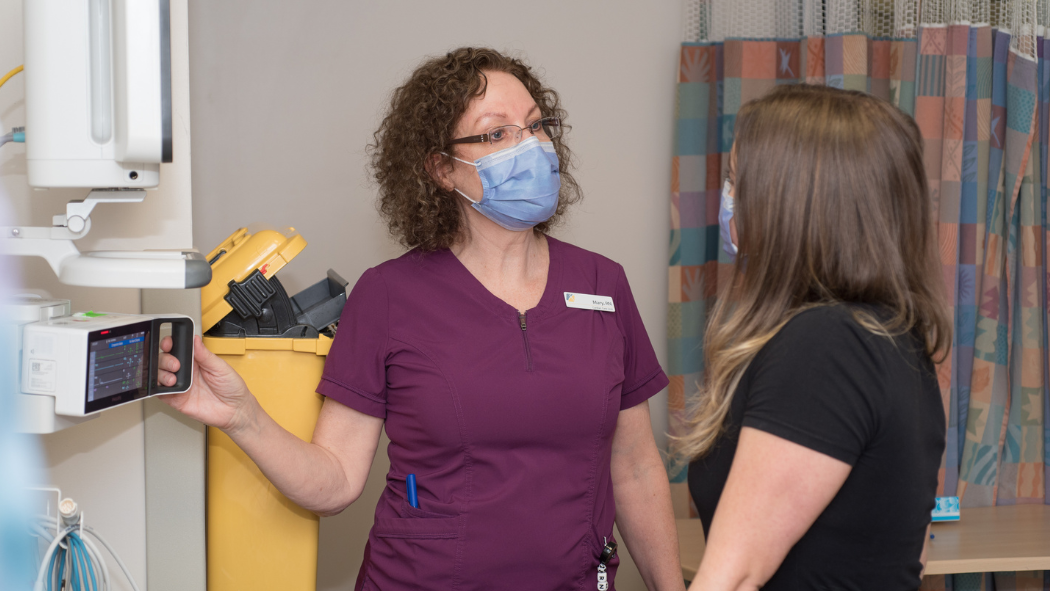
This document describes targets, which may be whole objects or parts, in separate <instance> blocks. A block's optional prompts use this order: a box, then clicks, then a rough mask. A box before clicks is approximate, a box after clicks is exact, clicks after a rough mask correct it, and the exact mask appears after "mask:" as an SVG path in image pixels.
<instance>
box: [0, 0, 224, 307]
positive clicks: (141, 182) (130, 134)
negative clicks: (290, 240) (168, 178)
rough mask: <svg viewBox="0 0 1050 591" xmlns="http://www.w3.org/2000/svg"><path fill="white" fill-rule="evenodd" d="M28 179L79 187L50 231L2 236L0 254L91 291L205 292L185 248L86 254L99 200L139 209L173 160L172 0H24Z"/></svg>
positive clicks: (203, 278) (196, 257) (199, 265)
mask: <svg viewBox="0 0 1050 591" xmlns="http://www.w3.org/2000/svg"><path fill="white" fill-rule="evenodd" d="M23 11H24V19H25V20H24V28H25V70H24V75H25V88H26V107H25V109H26V128H25V144H26V171H27V177H28V181H29V185H30V186H32V187H35V188H38V189H48V188H59V187H84V188H87V189H93V190H92V191H91V193H90V194H89V195H88V196H87V198H86V199H83V200H76V201H71V202H70V203H68V204H67V205H66V213H65V215H56V216H54V217H53V221H52V225H51V226H48V227H29V226H8V227H2V228H0V254H7V255H20V256H40V257H43V258H44V259H46V260H47V262H48V264H49V265H50V266H51V268H52V269H53V270H54V272H55V274H56V275H57V276H58V278H59V280H60V281H62V282H63V283H67V284H69V285H83V286H90V287H131V288H173V289H189V288H196V287H203V286H205V285H207V284H208V282H209V281H210V280H211V267H210V266H209V265H208V262H207V261H206V260H204V257H202V256H201V255H200V253H198V252H196V251H193V250H187V251H182V250H179V251H135V252H126V251H106V252H90V253H81V252H80V250H79V249H78V248H77V247H76V245H75V244H74V240H78V239H80V238H83V237H84V236H86V235H87V234H88V232H89V231H90V230H91V219H90V215H91V212H92V210H93V209H94V207H95V205H96V204H98V203H112V202H125V203H137V202H141V201H142V200H143V199H145V196H146V192H145V189H148V188H153V187H156V186H157V184H158V183H159V182H160V165H161V164H162V163H165V162H171V161H172V127H171V126H172V104H171V40H170V7H169V0H76V1H70V0H24V3H23Z"/></svg>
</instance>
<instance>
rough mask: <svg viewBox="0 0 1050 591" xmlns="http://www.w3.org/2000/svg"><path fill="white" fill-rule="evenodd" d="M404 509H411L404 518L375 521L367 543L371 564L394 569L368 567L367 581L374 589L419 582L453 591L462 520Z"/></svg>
mask: <svg viewBox="0 0 1050 591" xmlns="http://www.w3.org/2000/svg"><path fill="white" fill-rule="evenodd" d="M405 506H406V507H408V508H409V509H411V510H412V511H411V512H408V513H405V514H406V515H409V516H407V517H378V518H376V521H375V526H374V527H373V528H372V539H371V540H370V542H369V552H370V554H371V560H370V562H371V563H372V564H384V565H397V568H385V569H382V570H379V569H374V568H370V569H369V572H368V575H367V581H368V582H369V583H371V586H373V587H374V588H377V589H409V588H413V587H415V586H418V584H419V582H420V581H430V582H432V584H433V585H434V587H435V588H441V589H452V588H454V587H455V586H456V582H457V581H458V579H459V574H460V557H461V555H462V550H461V546H462V543H463V540H462V533H463V521H464V520H463V517H462V516H459V517H453V516H448V515H439V514H437V513H431V512H428V511H421V510H420V509H416V508H414V507H410V506H408V505H407V503H406V505H405ZM365 588H368V587H367V586H366V587H365Z"/></svg>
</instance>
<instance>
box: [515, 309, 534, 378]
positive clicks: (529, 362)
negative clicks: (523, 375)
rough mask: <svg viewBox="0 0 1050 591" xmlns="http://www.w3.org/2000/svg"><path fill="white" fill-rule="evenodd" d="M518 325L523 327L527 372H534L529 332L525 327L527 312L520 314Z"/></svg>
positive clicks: (522, 334) (522, 336)
mask: <svg viewBox="0 0 1050 591" xmlns="http://www.w3.org/2000/svg"><path fill="white" fill-rule="evenodd" d="M518 324H520V325H521V338H522V339H524V340H525V371H532V351H531V350H529V332H528V330H527V329H526V326H525V312H518Z"/></svg>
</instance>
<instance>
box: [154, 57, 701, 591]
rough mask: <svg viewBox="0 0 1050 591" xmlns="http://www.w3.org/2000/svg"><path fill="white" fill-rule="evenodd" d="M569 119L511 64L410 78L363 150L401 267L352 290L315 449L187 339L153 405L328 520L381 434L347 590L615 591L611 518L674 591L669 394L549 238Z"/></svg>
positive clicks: (603, 285)
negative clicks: (386, 465) (381, 468)
mask: <svg viewBox="0 0 1050 591" xmlns="http://www.w3.org/2000/svg"><path fill="white" fill-rule="evenodd" d="M564 117H565V113H564V111H563V110H562V109H561V106H560V103H559V99H558V95H557V94H556V93H555V92H554V91H553V90H552V89H550V88H547V87H545V86H544V85H543V84H542V82H540V81H539V80H538V79H537V78H536V77H535V75H534V74H533V73H532V71H531V70H530V69H529V67H528V66H526V65H525V64H524V63H522V62H521V61H519V60H516V59H510V58H507V57H505V56H503V55H500V54H499V53H497V52H495V51H492V50H488V49H471V48H465V49H459V50H456V51H453V52H450V53H449V54H448V55H446V56H443V57H441V58H436V59H431V60H428V61H426V62H424V63H423V64H422V65H421V66H420V67H419V68H418V69H417V70H416V71H415V72H414V73H413V74H412V75H411V76H410V77H409V79H408V81H407V82H405V84H404V85H403V86H401V87H400V88H398V89H397V90H396V91H395V92H394V95H393V101H392V105H391V107H390V110H389V112H388V114H387V116H386V118H385V119H384V121H383V123H382V125H381V126H380V128H379V130H378V131H377V132H376V136H375V137H376V143H375V145H373V146H372V164H373V169H374V171H375V177H376V180H377V181H378V184H379V192H380V195H379V198H380V209H381V212H382V214H383V216H384V218H385V220H386V221H387V223H388V225H389V228H390V231H391V233H392V234H393V235H394V236H396V237H397V238H399V239H400V240H401V242H402V243H403V244H404V245H405V246H406V247H409V248H411V250H410V251H409V252H407V253H406V254H405V255H403V256H402V257H400V258H398V259H394V260H391V261H387V262H385V263H383V264H381V265H379V266H377V267H374V268H372V269H369V270H368V271H366V272H365V273H364V275H362V276H361V278H360V280H359V281H358V283H357V285H356V286H355V287H354V289H353V291H352V292H351V293H350V295H349V297H348V299H347V303H346V307H345V309H344V312H343V315H342V319H341V320H340V324H339V332H338V335H337V337H336V339H335V342H334V344H333V347H332V351H331V354H330V355H329V356H328V361H327V365H326V367H325V371H324V376H323V378H322V380H321V384H320V385H319V386H318V389H317V391H318V392H320V393H321V394H323V395H325V396H326V400H325V404H324V407H323V409H322V411H321V415H320V417H319V419H318V422H317V428H316V430H315V432H314V437H313V442H312V443H306V442H303V441H301V440H299V439H297V438H296V437H294V436H293V435H291V434H290V433H288V432H287V431H285V430H284V429H282V428H281V427H280V426H279V425H277V424H276V423H275V422H274V421H273V419H271V418H270V417H269V416H267V415H266V413H265V412H264V411H263V410H262V409H261V408H260V407H259V405H258V404H257V402H256V400H255V398H254V397H253V396H252V395H251V393H250V392H248V391H247V389H246V387H245V385H244V383H243V381H242V380H241V379H240V377H239V376H237V374H236V373H234V372H233V371H232V369H230V368H229V366H227V365H226V364H225V363H224V362H223V361H221V360H219V359H217V358H216V357H215V356H213V355H212V354H210V353H209V352H208V351H207V350H206V349H205V348H204V347H203V345H201V344H200V343H199V342H198V343H197V344H196V350H195V358H196V361H197V367H198V369H197V372H198V373H197V375H196V379H195V380H194V388H193V390H191V391H190V392H187V393H185V394H180V395H174V396H170V397H167V401H168V402H169V403H170V404H171V405H172V406H174V407H175V408H177V409H179V410H181V411H183V412H185V413H187V414H189V415H190V416H193V417H195V418H198V419H199V420H201V421H203V422H205V423H208V424H209V425H214V426H216V427H219V428H221V429H223V430H224V431H225V432H226V433H228V434H229V435H230V437H231V438H232V439H233V440H234V441H235V442H237V444H238V445H240V446H241V448H242V449H244V450H245V451H246V452H247V453H248V455H249V456H251V458H252V459H253V460H254V461H255V462H256V463H257V464H258V465H259V467H260V468H261V469H262V471H263V473H264V474H266V476H267V478H269V479H270V481H271V482H273V483H274V485H275V486H276V487H277V488H278V489H279V490H280V491H281V492H283V493H284V494H285V495H287V496H288V497H289V498H290V499H292V500H293V501H295V502H296V503H298V504H300V505H301V506H303V507H305V508H307V509H310V510H312V511H314V512H316V513H318V514H321V515H334V514H337V513H339V512H340V511H342V510H343V509H345V508H346V507H347V506H348V505H350V504H351V503H353V502H354V501H355V500H356V499H357V498H358V496H359V495H360V494H361V491H362V489H363V488H364V484H365V478H366V477H367V475H368V472H369V468H370V466H371V463H372V458H373V457H374V455H375V452H376V447H377V445H378V443H379V435H380V431H381V430H382V429H383V428H384V426H385V428H386V432H387V435H388V436H389V437H390V446H389V448H388V454H389V456H390V472H389V474H388V475H387V486H386V488H385V490H384V491H383V494H382V496H381V498H380V500H379V504H378V506H377V507H376V515H375V525H374V526H373V528H372V530H371V532H370V534H369V538H368V548H367V550H366V552H365V559H364V564H363V566H362V569H361V573H360V575H359V577H358V582H357V588H358V589H381V590H383V591H394V590H401V589H405V590H408V589H411V590H416V589H428V588H429V589H462V590H475V589H476V590H491V589H508V588H516V589H612V588H613V585H612V581H613V578H614V576H615V571H616V565H617V564H618V561H617V559H616V558H614V557H610V552H609V551H608V550H606V551H605V554H604V556H603V550H604V549H606V548H607V547H608V548H610V549H611V548H612V546H613V543H614V542H613V522H614V520H615V521H616V523H617V524H618V525H619V527H620V531H622V532H623V535H624V537H625V538H626V543H627V545H628V547H629V548H630V551H631V555H632V557H633V558H634V560H635V562H636V563H637V565H638V568H639V570H640V571H641V574H642V576H643V578H644V579H645V581H646V584H647V585H648V587H649V588H650V589H683V588H684V585H683V581H682V577H681V571H680V568H679V564H678V548H677V541H676V536H675V525H674V518H673V515H672V512H671V501H670V494H669V489H668V484H667V479H666V476H665V472H664V469H663V463H662V461H661V458H660V455H659V452H658V451H657V448H656V445H655V443H654V440H653V435H652V430H651V426H650V420H649V407H648V402H647V401H648V399H649V398H650V397H651V396H653V395H654V394H656V393H657V392H659V391H660V390H661V389H663V388H664V387H665V386H666V385H667V383H668V382H667V377H666V376H665V375H664V372H663V371H662V370H661V368H660V365H659V364H658V363H657V360H656V355H655V354H654V352H653V348H652V345H651V344H650V342H649V338H648V336H647V335H646V332H645V327H644V326H643V325H642V321H641V318H640V316H639V314H638V310H637V308H636V306H635V303H634V298H633V297H632V295H631V290H630V287H629V286H628V284H627V278H626V277H625V275H624V271H623V268H622V267H621V266H620V265H618V264H616V263H615V262H613V261H610V260H609V259H606V258H605V257H602V256H600V255H597V254H594V253H591V252H587V251H585V250H583V249H580V248H577V247H575V246H572V245H570V244H566V243H564V242H560V241H558V240H555V239H553V238H551V237H549V236H547V234H546V232H547V231H548V229H549V228H550V227H551V226H552V225H553V224H554V223H556V222H557V221H558V218H559V217H560V215H561V214H562V213H563V212H564V210H565V209H566V207H567V206H568V205H570V204H571V203H573V202H575V201H576V200H578V199H579V196H580V195H579V189H578V187H577V185H576V182H575V181H574V180H573V178H572V176H571V174H570V173H569V171H568V168H569V167H570V166H571V163H572V162H571V153H570V152H569V150H568V148H567V147H566V145H565V143H564V141H563V135H562V129H563V128H564V123H563V119H564ZM164 364H165V365H164V367H165V369H168V370H171V371H174V370H175V369H176V368H177V361H176V360H175V359H174V358H171V357H166V358H165V360H164ZM167 379H169V378H168V375H167V374H166V375H164V377H163V378H162V380H167ZM409 474H415V475H416V477H417V481H418V503H417V505H418V507H414V506H412V504H411V503H410V502H409V500H408V494H407V486H406V477H407V475H409Z"/></svg>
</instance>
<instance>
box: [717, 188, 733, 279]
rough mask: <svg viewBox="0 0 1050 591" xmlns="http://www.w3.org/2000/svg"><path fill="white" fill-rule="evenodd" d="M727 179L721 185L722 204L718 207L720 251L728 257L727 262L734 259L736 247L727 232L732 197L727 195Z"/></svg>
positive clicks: (730, 216)
mask: <svg viewBox="0 0 1050 591" xmlns="http://www.w3.org/2000/svg"><path fill="white" fill-rule="evenodd" d="M729 186H730V185H729V179H726V182H725V184H723V185H722V203H721V205H720V206H719V207H718V227H719V229H720V230H721V234H722V250H724V251H726V254H728V255H729V260H730V261H732V260H735V259H736V253H737V247H736V244H733V233H732V232H730V230H729V221H730V220H732V219H733V196H732V195H730V194H729Z"/></svg>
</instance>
